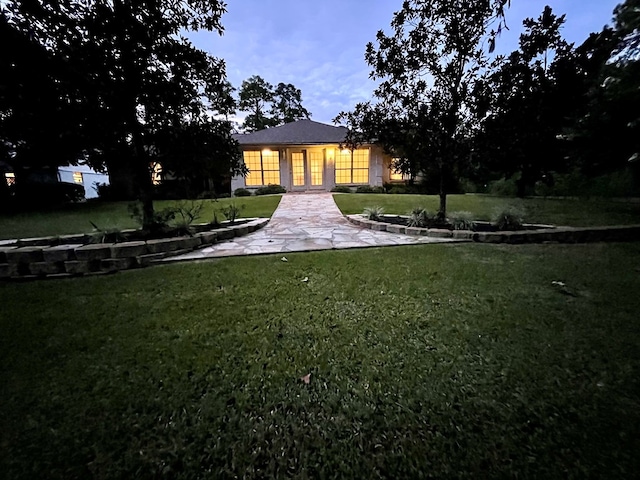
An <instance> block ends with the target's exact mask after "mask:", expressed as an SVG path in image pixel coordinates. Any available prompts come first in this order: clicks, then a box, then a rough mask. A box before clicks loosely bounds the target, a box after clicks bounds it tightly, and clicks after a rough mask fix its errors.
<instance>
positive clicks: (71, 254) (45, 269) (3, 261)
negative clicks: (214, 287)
mask: <svg viewBox="0 0 640 480" xmlns="http://www.w3.org/2000/svg"><path fill="white" fill-rule="evenodd" d="M268 221H269V219H268V218H256V219H249V221H247V222H245V223H242V224H240V225H231V224H227V225H226V226H223V227H222V228H217V229H214V230H206V229H205V228H210V226H208V225H204V224H203V225H196V226H195V228H194V230H195V231H196V232H197V233H195V234H194V235H193V236H191V237H188V236H185V237H174V238H161V239H154V240H147V241H135V242H122V243H93V244H92V243H85V242H87V241H88V238H91V237H90V236H87V235H66V236H62V237H43V238H32V239H22V240H17V241H15V242H13V243H9V242H4V243H3V244H2V245H1V246H0V279H29V278H41V277H68V276H72V275H87V274H98V273H110V272H116V271H118V270H126V269H129V268H137V267H146V266H148V265H151V264H153V263H155V262H157V261H160V260H162V259H163V258H166V257H169V256H172V255H180V254H183V253H187V252H190V251H192V250H194V249H197V248H203V247H207V246H209V245H211V244H213V243H216V242H218V241H220V240H227V239H232V238H234V237H240V236H242V235H246V234H248V233H250V232H253V231H255V230H257V229H259V228H262V227H263V226H264V225H266V224H267V222H268Z"/></svg>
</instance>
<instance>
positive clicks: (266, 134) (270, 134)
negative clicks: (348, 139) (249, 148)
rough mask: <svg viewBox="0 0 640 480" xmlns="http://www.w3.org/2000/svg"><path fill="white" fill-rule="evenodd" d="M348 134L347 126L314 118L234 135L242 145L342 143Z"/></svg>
mask: <svg viewBox="0 0 640 480" xmlns="http://www.w3.org/2000/svg"><path fill="white" fill-rule="evenodd" d="M346 134H347V129H346V128H345V127H334V126H332V125H326V124H324V123H318V122H314V121H313V120H298V121H297V122H293V123H285V124H284V125H281V126H279V127H273V128H267V129H265V130H258V131H257V132H253V133H247V134H244V135H234V138H235V139H236V140H237V141H238V143H239V144H240V145H318V144H325V143H341V142H343V141H344V138H345V136H346Z"/></svg>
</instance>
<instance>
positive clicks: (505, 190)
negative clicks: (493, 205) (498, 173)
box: [488, 177, 518, 197]
mask: <svg viewBox="0 0 640 480" xmlns="http://www.w3.org/2000/svg"><path fill="white" fill-rule="evenodd" d="M488 191H489V193H490V194H491V195H497V196H500V197H515V196H516V194H517V193H518V187H517V185H516V177H511V178H509V179H506V178H501V179H500V180H494V181H493V182H490V183H489V187H488Z"/></svg>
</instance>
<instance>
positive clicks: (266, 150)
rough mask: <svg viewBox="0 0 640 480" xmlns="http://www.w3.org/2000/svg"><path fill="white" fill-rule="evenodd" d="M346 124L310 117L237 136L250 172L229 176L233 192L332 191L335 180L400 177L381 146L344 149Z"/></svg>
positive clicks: (350, 183)
mask: <svg viewBox="0 0 640 480" xmlns="http://www.w3.org/2000/svg"><path fill="white" fill-rule="evenodd" d="M346 133H347V129H346V128H345V127H334V126H332V125H326V124H324V123H318V122H314V121H312V120H299V121H297V122H292V123H287V124H284V125H281V126H279V127H274V128H267V129H265V130H259V131H257V132H253V133H248V134H241V135H235V139H236V140H237V141H238V143H239V144H240V148H241V150H242V155H243V158H244V163H245V165H246V166H247V168H248V169H249V174H248V175H247V176H246V177H243V176H236V177H233V178H232V179H231V191H232V192H234V191H235V190H236V189H238V188H246V189H248V190H255V189H257V188H259V187H262V186H266V185H270V184H273V185H282V186H283V187H285V188H286V189H287V191H290V192H291V191H293V192H295V191H313V190H319V191H327V192H328V191H330V190H331V189H332V188H333V187H335V186H337V185H344V186H347V187H357V186H359V185H371V186H382V185H383V184H384V183H386V182H392V181H402V175H400V174H396V173H394V172H393V171H392V170H391V161H392V159H391V157H390V156H389V155H386V154H385V153H384V151H383V149H382V147H381V146H380V145H376V144H365V145H361V146H360V147H358V148H357V149H355V150H354V151H353V152H352V151H351V150H348V149H341V148H340V145H341V144H342V143H343V142H344V140H345V136H346Z"/></svg>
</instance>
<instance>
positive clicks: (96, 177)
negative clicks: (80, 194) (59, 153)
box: [58, 165, 109, 198]
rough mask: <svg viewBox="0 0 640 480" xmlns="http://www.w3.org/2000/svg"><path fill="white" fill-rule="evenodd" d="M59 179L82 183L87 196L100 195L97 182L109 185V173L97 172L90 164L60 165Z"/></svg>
mask: <svg viewBox="0 0 640 480" xmlns="http://www.w3.org/2000/svg"><path fill="white" fill-rule="evenodd" d="M58 180H59V181H61V182H68V183H77V184H79V185H82V186H83V187H84V196H85V198H96V197H97V196H98V190H97V188H96V184H97V183H104V184H107V185H109V175H108V174H106V173H100V172H97V171H95V170H93V169H92V168H91V167H89V166H88V165H75V166H73V165H71V166H68V167H58Z"/></svg>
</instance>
